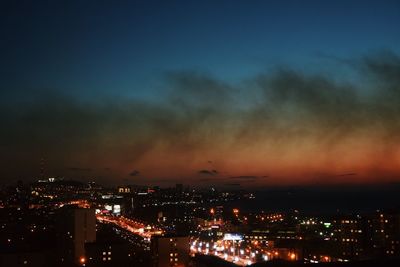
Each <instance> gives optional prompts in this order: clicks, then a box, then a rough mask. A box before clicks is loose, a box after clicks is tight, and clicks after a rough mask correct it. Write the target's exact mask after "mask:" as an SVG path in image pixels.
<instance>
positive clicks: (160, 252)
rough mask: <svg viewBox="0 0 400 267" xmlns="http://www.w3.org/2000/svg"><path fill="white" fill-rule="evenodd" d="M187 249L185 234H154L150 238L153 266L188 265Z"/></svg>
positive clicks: (187, 241) (187, 238) (187, 239)
mask: <svg viewBox="0 0 400 267" xmlns="http://www.w3.org/2000/svg"><path fill="white" fill-rule="evenodd" d="M189 249H190V246H189V237H187V236H185V237H182V236H180V237H178V236H155V237H153V238H152V240H151V250H152V251H151V252H152V256H153V266H154V267H167V266H188V262H189V252H190V251H189Z"/></svg>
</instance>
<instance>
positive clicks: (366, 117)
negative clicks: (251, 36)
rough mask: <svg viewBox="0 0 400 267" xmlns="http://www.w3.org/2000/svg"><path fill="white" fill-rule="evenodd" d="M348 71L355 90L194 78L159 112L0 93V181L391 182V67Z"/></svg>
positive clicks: (394, 89) (394, 72)
mask: <svg viewBox="0 0 400 267" xmlns="http://www.w3.org/2000/svg"><path fill="white" fill-rule="evenodd" d="M350 61H351V62H352V64H349V65H350V67H351V68H353V69H354V72H355V73H358V75H359V77H357V79H355V80H357V81H359V82H349V81H345V80H338V79H333V78H332V77H331V76H329V75H327V74H310V73H306V72H303V71H298V70H294V69H292V68H290V67H278V68H276V69H275V70H274V71H272V72H268V73H260V74H258V75H255V76H254V77H252V78H249V79H248V80H246V81H243V82H241V83H236V84H235V85H231V84H229V83H227V82H224V81H223V80H222V79H218V77H214V76H212V75H208V74H204V73H199V72H190V71H184V72H173V73H167V74H166V81H165V84H164V89H165V90H164V89H163V91H161V92H159V95H158V96H159V97H163V99H165V100H163V101H144V100H139V99H132V98H118V97H104V98H101V97H99V98H97V99H91V100H90V99H81V98H78V97H74V96H73V95H68V93H67V92H66V91H64V93H59V91H58V90H43V91H40V92H38V91H33V90H28V89H26V90H24V89H21V90H20V91H19V92H15V91H11V90H1V93H0V99H1V100H0V103H1V105H0V123H1V125H2V131H1V132H0V148H1V156H2V158H3V159H4V160H2V162H1V163H0V164H1V168H0V169H1V172H0V174H1V176H2V177H6V178H7V177H8V179H10V180H12V179H14V178H17V177H21V176H26V177H34V176H35V174H38V173H39V171H38V169H39V167H38V166H39V164H40V162H39V160H38V159H40V158H41V157H43V156H45V157H46V158H49V159H50V160H49V162H48V163H47V165H48V172H49V173H52V174H61V175H62V171H63V170H66V169H68V168H69V167H68V166H107V167H108V168H109V170H108V171H107V177H119V176H122V175H126V173H129V172H130V171H131V170H130V167H129V166H137V167H138V168H140V170H141V171H143V172H146V175H147V173H149V175H150V176H153V177H160V176H165V173H167V175H168V176H169V177H184V176H189V177H190V176H195V175H196V174H201V175H210V176H217V175H218V176H217V177H218V179H223V177H222V175H221V173H220V172H218V171H217V170H215V169H201V170H199V171H197V172H196V174H194V173H193V170H197V169H200V168H202V167H201V166H202V164H204V159H205V158H212V159H213V161H214V162H218V169H224V170H229V173H246V172H247V171H249V172H251V173H252V174H254V175H249V176H243V177H242V178H233V179H237V180H257V181H264V180H265V179H264V180H263V179H262V178H261V177H262V176H263V175H262V174H263V173H265V172H266V171H268V173H270V174H271V175H272V177H276V175H275V174H277V173H278V174H281V175H282V177H284V178H282V179H267V180H268V182H271V183H272V182H276V183H279V182H293V183H296V182H299V181H303V180H304V179H306V178H304V177H310V176H312V174H313V173H318V172H327V171H329V173H341V172H343V170H348V169H351V170H354V173H357V175H353V176H356V177H354V179H362V177H363V176H364V175H365V173H369V174H370V175H375V176H377V177H378V176H380V175H384V176H393V177H394V176H396V171H397V172H399V171H398V168H396V167H395V166H398V165H396V164H398V163H399V160H398V159H399V158H400V157H399V151H398V149H397V146H396V144H398V142H399V141H400V134H399V133H400V121H399V119H398V118H399V117H400V58H399V56H398V55H396V54H394V53H392V52H388V51H384V52H381V53H376V54H370V55H367V56H365V57H363V58H360V59H353V60H348V61H347V60H346V62H350ZM104 155H107V156H104ZM208 163H209V164H212V165H213V166H214V164H213V163H212V161H210V160H209V161H208ZM20 166H24V168H21V167H20ZM199 166H200V167H199ZM99 169H101V168H99ZM97 171H98V170H97V169H96V170H93V173H95V174H97ZM101 174H102V173H99V176H100V175H101ZM137 174H139V173H137ZM137 174H135V175H137ZM397 174H398V173H397ZM220 176H221V177H220ZM314 176H315V175H314ZM236 177H240V176H236ZM244 177H248V178H244ZM256 177H258V178H256ZM171 179H172V178H171ZM320 179H325V178H320ZM335 179H338V180H340V179H341V178H340V176H337V177H336V178H335ZM352 179H353V178H352ZM264 182H267V181H264Z"/></svg>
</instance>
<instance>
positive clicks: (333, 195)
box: [232, 184, 400, 215]
mask: <svg viewBox="0 0 400 267" xmlns="http://www.w3.org/2000/svg"><path fill="white" fill-rule="evenodd" d="M255 196H256V198H255V199H251V200H241V201H236V202H235V203H232V206H237V207H239V208H241V209H243V210H244V211H252V212H258V211H262V210H263V211H265V212H279V211H281V212H290V211H293V210H295V209H297V210H299V211H301V212H305V213H310V214H312V213H318V214H327V215H328V214H335V213H338V212H339V213H345V214H346V213H370V212H373V211H375V210H378V209H380V210H382V209H383V210H391V209H396V210H399V208H400V186H399V185H398V184H396V185H388V186H374V187H373V186H371V187H367V186H362V187H355V186H352V187H342V188H340V187H333V188H327V187H319V188H318V187H313V188H281V189H270V190H263V191H258V192H256V193H255Z"/></svg>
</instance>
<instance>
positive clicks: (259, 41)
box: [0, 0, 400, 99]
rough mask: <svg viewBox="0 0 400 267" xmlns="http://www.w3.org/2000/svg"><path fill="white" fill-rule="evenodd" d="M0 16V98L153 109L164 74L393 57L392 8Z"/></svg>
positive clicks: (201, 8)
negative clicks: (36, 96)
mask: <svg viewBox="0 0 400 267" xmlns="http://www.w3.org/2000/svg"><path fill="white" fill-rule="evenodd" d="M0 12H1V14H0V15H1V18H0V34H1V39H0V58H1V61H2V64H1V67H0V75H1V81H0V88H1V90H2V91H3V92H4V91H8V90H14V89H19V90H23V91H25V90H42V89H46V90H63V91H64V92H70V93H72V94H73V95H75V96H79V97H80V96H84V95H86V96H89V97H90V96H91V95H92V94H93V93H105V94H111V93H112V94H117V95H121V96H126V95H129V96H134V97H142V96H146V97H148V98H150V99H153V98H154V99H157V98H158V97H160V94H158V93H157V92H158V90H159V88H160V87H162V80H163V75H164V74H165V73H166V72H170V71H187V70H194V71H200V72H206V73H209V74H211V75H214V76H216V77H218V79H222V80H225V81H227V82H229V83H235V82H237V81H240V80H242V79H243V78H248V77H250V76H253V75H255V74H257V73H259V72H261V71H265V70H268V69H269V68H271V67H273V66H275V65H281V64H284V65H289V66H291V67H294V68H299V69H306V70H311V71H314V70H321V69H324V68H329V66H326V65H325V64H327V61H326V60H325V59H324V58H325V57H337V58H343V59H349V58H354V57H358V56H361V55H363V54H365V53H369V52H371V51H374V50H379V49H389V50H392V51H394V52H400V32H399V31H400V30H399V25H400V3H399V1H309V0H308V1H307V0H306V1H2V2H1V3H0ZM321 62H322V63H321ZM327 65H329V63H328V64H327ZM337 71H338V72H339V73H340V70H337Z"/></svg>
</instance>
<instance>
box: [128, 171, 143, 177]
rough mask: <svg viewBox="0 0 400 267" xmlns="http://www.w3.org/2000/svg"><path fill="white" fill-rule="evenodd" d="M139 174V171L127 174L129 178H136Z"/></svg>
mask: <svg viewBox="0 0 400 267" xmlns="http://www.w3.org/2000/svg"><path fill="white" fill-rule="evenodd" d="M139 174H140V171H138V170H133V171H132V172H131V173H129V175H130V176H138V175H139Z"/></svg>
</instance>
